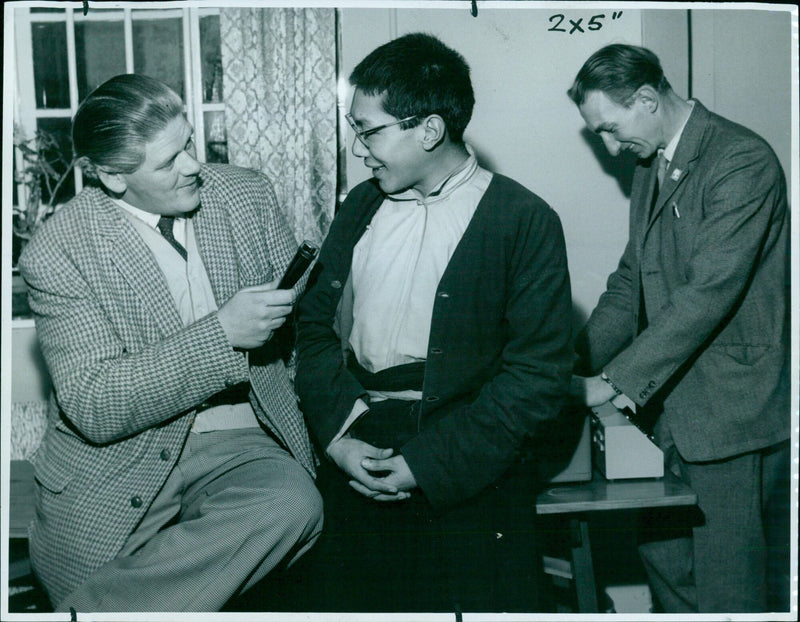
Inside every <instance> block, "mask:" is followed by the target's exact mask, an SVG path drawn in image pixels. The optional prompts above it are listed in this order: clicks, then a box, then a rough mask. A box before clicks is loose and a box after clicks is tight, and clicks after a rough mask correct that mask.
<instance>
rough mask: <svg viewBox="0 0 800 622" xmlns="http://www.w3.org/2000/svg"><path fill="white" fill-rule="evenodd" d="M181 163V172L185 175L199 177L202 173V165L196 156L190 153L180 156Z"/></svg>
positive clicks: (185, 152) (186, 152)
mask: <svg viewBox="0 0 800 622" xmlns="http://www.w3.org/2000/svg"><path fill="white" fill-rule="evenodd" d="M178 160H179V163H180V169H179V170H180V172H181V174H183V175H186V176H190V175H197V174H198V173H199V172H200V163H199V162H198V161H197V160H196V159H195V157H194V155H193V154H191V153H189V152H188V151H184V152H183V153H181V154H179V155H178Z"/></svg>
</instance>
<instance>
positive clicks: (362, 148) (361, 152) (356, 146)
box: [353, 136, 369, 158]
mask: <svg viewBox="0 0 800 622" xmlns="http://www.w3.org/2000/svg"><path fill="white" fill-rule="evenodd" d="M353 155H354V156H356V157H357V158H366V157H367V156H368V155H369V149H367V147H366V145H365V144H364V143H362V142H361V139H359V137H358V136H354V137H353Z"/></svg>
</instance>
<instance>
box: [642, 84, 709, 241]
mask: <svg viewBox="0 0 800 622" xmlns="http://www.w3.org/2000/svg"><path fill="white" fill-rule="evenodd" d="M707 122H708V111H707V110H706V109H705V108H704V107H703V105H702V104H701V103H700V102H699V101H697V100H695V102H694V109H693V110H692V113H691V115H690V116H689V120H688V121H687V122H686V126H685V127H684V128H683V134H682V135H681V138H680V141H679V142H678V148H677V149H676V150H675V156H674V157H673V158H672V162H670V165H669V168H668V169H667V174H666V176H665V177H664V183H663V184H662V185H661V188H660V189H659V193H658V199H657V201H656V204H655V206H654V207H653V211H652V213H651V214H650V218H649V220H648V223H647V230H648V231H649V229H650V227H651V226H652V225H653V222H654V221H655V220H656V219H657V218H658V216H659V214H660V213H661V210H663V209H664V206H665V205H666V204H667V202H668V201H669V200H670V198H671V197H672V195H673V194H675V191H676V190H677V189H678V188H679V187H680V186H681V185H683V183H684V180H686V178H687V177H689V176H690V175H691V173H692V170H693V168H694V165H695V161H696V160H697V158H698V156H699V154H700V146H701V144H702V141H703V134H704V133H705V129H706V125H707ZM655 174H656V173H655V171H653V177H655ZM645 233H646V232H645Z"/></svg>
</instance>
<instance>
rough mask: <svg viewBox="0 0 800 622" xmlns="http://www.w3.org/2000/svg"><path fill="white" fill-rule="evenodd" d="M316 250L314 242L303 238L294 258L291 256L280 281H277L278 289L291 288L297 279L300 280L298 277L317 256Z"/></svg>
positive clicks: (317, 249)
mask: <svg viewBox="0 0 800 622" xmlns="http://www.w3.org/2000/svg"><path fill="white" fill-rule="evenodd" d="M317 251H319V248H318V247H317V246H316V244H314V243H313V242H309V241H308V240H304V241H303V243H302V244H301V245H300V246H299V248H298V249H297V252H296V253H295V254H294V258H292V261H291V263H290V264H289V267H288V268H286V272H285V273H284V274H283V278H282V279H281V282H280V283H278V289H291V288H292V287H294V286H295V284H296V283H297V281H299V280H300V277H301V276H303V274H305V271H306V270H307V269H308V266H310V265H311V262H312V261H314V257H316V256H317Z"/></svg>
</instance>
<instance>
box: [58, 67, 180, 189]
mask: <svg viewBox="0 0 800 622" xmlns="http://www.w3.org/2000/svg"><path fill="white" fill-rule="evenodd" d="M182 114H183V102H182V101H181V99H180V97H178V95H177V94H176V93H175V92H174V91H173V90H172V89H170V88H169V87H168V86H167V85H166V84H164V83H163V82H161V81H160V80H156V79H155V78H150V77H148V76H144V75H141V74H123V75H118V76H114V77H113V78H111V79H109V80H107V81H106V82H104V83H103V84H101V85H100V86H98V87H97V88H96V89H95V90H94V91H92V92H91V93H90V94H89V95H88V97H86V99H85V100H83V102H82V103H81V105H80V107H79V108H78V112H77V113H76V114H75V118H74V119H73V121H72V146H73V150H74V152H75V156H76V157H77V158H79V163H80V165H81V167H82V168H83V170H84V172H85V173H86V174H87V175H88V176H89V177H90V178H93V179H96V178H97V171H96V169H97V167H98V166H100V167H104V168H106V169H108V170H109V171H110V172H115V173H133V172H134V171H136V170H137V169H138V168H139V166H141V164H142V162H143V161H144V158H145V145H146V144H147V143H148V142H150V141H151V140H152V139H153V138H154V137H155V136H156V135H157V134H158V133H159V132H161V131H162V130H163V129H164V128H165V127H166V126H167V125H168V124H169V122H170V121H172V120H173V119H175V117H178V116H180V115H182Z"/></svg>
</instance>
